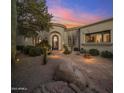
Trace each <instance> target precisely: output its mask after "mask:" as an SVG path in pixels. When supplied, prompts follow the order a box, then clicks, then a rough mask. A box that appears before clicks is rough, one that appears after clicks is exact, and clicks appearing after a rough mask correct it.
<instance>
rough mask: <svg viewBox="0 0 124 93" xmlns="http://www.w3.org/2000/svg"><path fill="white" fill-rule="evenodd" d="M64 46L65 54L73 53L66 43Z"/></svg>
mask: <svg viewBox="0 0 124 93" xmlns="http://www.w3.org/2000/svg"><path fill="white" fill-rule="evenodd" d="M63 47H64V49H65V50H64V52H63V53H64V54H66V55H67V54H70V53H71V52H70V51H69V49H68V47H67V46H66V45H63Z"/></svg>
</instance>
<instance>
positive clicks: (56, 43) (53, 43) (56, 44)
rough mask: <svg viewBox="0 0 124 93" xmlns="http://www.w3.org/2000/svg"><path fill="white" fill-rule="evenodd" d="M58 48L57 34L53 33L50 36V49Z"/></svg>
mask: <svg viewBox="0 0 124 93" xmlns="http://www.w3.org/2000/svg"><path fill="white" fill-rule="evenodd" d="M58 49H59V37H58V36H57V35H54V36H53V37H52V50H58Z"/></svg>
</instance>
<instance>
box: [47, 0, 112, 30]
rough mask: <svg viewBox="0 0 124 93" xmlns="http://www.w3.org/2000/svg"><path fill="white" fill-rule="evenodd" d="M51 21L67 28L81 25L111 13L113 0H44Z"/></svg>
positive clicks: (109, 16)
mask: <svg viewBox="0 0 124 93" xmlns="http://www.w3.org/2000/svg"><path fill="white" fill-rule="evenodd" d="M46 1H47V6H48V11H49V13H51V14H52V15H53V18H52V22H54V23H60V24H64V25H66V26H67V27H68V28H70V27H75V26H83V25H86V24H91V23H94V22H97V21H100V20H104V19H108V18H111V17H112V15H113V0H46Z"/></svg>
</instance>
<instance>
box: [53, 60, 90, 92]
mask: <svg viewBox="0 0 124 93" xmlns="http://www.w3.org/2000/svg"><path fill="white" fill-rule="evenodd" d="M55 80H62V81H66V82H68V83H73V84H75V85H76V86H77V87H79V89H80V90H84V89H85V88H86V87H87V86H88V80H87V73H86V72H85V71H82V70H81V69H80V68H79V67H78V66H77V65H76V64H75V63H72V62H63V63H61V64H60V65H59V66H58V67H57V69H56V72H55Z"/></svg>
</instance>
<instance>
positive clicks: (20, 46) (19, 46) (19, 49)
mask: <svg viewBox="0 0 124 93" xmlns="http://www.w3.org/2000/svg"><path fill="white" fill-rule="evenodd" d="M23 48H24V46H23V45H17V46H16V49H17V50H18V51H23Z"/></svg>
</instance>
